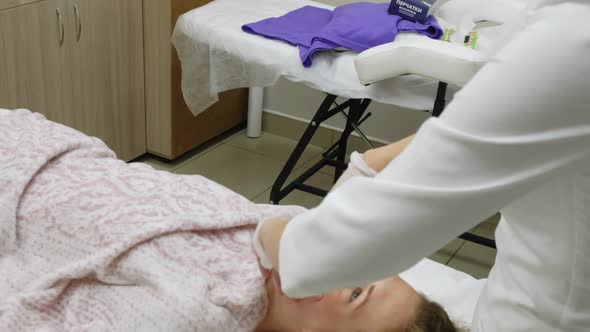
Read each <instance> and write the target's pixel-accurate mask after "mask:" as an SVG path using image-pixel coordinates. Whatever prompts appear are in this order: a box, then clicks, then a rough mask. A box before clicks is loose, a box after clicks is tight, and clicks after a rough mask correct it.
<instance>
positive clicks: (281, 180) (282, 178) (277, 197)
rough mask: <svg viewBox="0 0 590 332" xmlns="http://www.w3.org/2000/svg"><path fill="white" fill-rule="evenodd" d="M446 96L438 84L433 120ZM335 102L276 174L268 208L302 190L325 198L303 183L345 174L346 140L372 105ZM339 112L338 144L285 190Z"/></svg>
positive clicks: (479, 239)
mask: <svg viewBox="0 0 590 332" xmlns="http://www.w3.org/2000/svg"><path fill="white" fill-rule="evenodd" d="M446 93H447V83H445V82H439V84H438V89H437V93H436V98H435V101H434V106H433V109H432V116H436V117H438V116H439V115H440V114H442V112H443V110H444V108H445V105H446ZM336 98H337V96H335V95H331V94H328V95H327V96H326V97H325V98H324V101H323V102H322V104H321V105H320V107H319V108H318V110H317V111H316V113H315V115H314V117H313V119H312V120H311V121H310V122H309V125H308V126H307V128H306V129H305V132H304V133H303V135H302V136H301V139H300V140H299V142H298V143H297V145H296V146H295V149H293V152H292V153H291V155H290V156H289V158H288V159H287V162H286V163H285V166H283V169H282V170H281V172H280V173H279V176H278V177H277V179H276V180H275V182H274V184H273V186H272V189H271V193H270V203H271V204H279V202H280V201H281V200H282V199H283V198H285V196H287V195H289V194H290V193H291V192H292V191H293V190H301V191H305V192H308V193H310V194H314V195H317V196H321V197H325V196H326V195H327V194H328V192H327V191H326V190H323V189H321V188H317V187H314V186H311V185H308V184H305V181H307V180H308V179H309V178H310V177H312V176H313V175H314V174H316V173H317V172H319V171H320V169H322V168H323V167H325V166H330V167H334V168H335V172H334V183H335V182H336V181H337V180H338V178H339V177H340V175H342V173H343V172H344V170H346V168H347V164H346V162H345V158H346V147H347V143H348V138H349V137H350V135H351V134H352V132H353V130H354V129H355V127H356V128H358V127H359V126H360V125H361V124H362V123H363V122H364V121H365V120H367V119H368V118H369V117H370V116H371V113H366V111H367V108H368V107H369V105H370V104H371V100H370V99H348V100H347V101H345V102H344V103H342V104H337V103H336ZM346 109H348V114H346V112H345V110H346ZM341 112H342V113H344V114H345V115H346V126H345V127H344V130H343V132H342V134H341V135H340V138H339V139H338V141H337V142H336V143H334V145H332V146H331V147H330V148H329V149H328V150H326V151H325V152H324V153H323V154H322V159H321V160H319V161H318V162H316V163H315V164H314V165H313V166H312V167H310V168H309V169H308V170H306V171H305V172H304V173H302V174H301V175H299V176H298V177H297V178H296V179H295V180H293V181H291V182H290V183H288V184H287V185H286V186H285V183H286V182H287V179H288V177H289V175H291V173H292V172H293V169H294V168H295V165H296V164H297V162H298V161H299V159H300V158H301V156H302V155H303V152H304V151H305V148H306V147H307V146H308V145H309V143H310V141H311V139H312V137H313V136H314V134H315V132H316V131H317V130H318V128H319V126H320V124H322V123H323V122H324V121H326V120H328V119H330V118H331V117H333V116H334V115H336V114H339V113H341ZM365 113H366V114H365ZM459 238H461V239H463V240H466V241H470V242H474V243H477V244H480V245H483V246H486V247H490V248H494V249H495V248H496V241H494V240H492V239H489V238H487V237H483V236H479V235H476V234H473V233H464V234H462V235H460V236H459Z"/></svg>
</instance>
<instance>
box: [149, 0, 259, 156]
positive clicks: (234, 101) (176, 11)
mask: <svg viewBox="0 0 590 332" xmlns="http://www.w3.org/2000/svg"><path fill="white" fill-rule="evenodd" d="M209 2H211V0H144V40H145V61H146V62H145V71H146V100H147V101H148V103H147V105H146V117H147V149H148V151H149V152H151V153H154V154H156V155H159V156H161V157H164V158H167V159H174V158H176V157H178V156H179V155H181V154H183V153H185V152H187V151H188V150H190V149H192V148H194V147H195V146H198V145H199V144H202V143H204V142H206V141H208V140H210V139H212V138H213V137H215V136H217V135H219V134H221V133H222V132H224V131H226V130H228V129H229V128H232V127H234V126H236V125H239V124H240V123H243V122H245V121H246V117H247V108H248V90H247V89H236V90H232V91H226V92H224V93H221V94H220V96H219V102H218V103H216V104H215V105H213V106H212V107H210V108H209V109H208V110H206V111H205V112H203V113H201V114H199V115H198V116H196V117H195V116H193V115H192V113H191V112H190V110H189V108H188V106H187V105H186V103H185V102H184V98H183V96H182V91H181V66H180V61H179V60H178V56H177V55H176V50H175V49H174V47H173V46H172V43H171V42H170V38H171V35H172V31H173V29H174V26H175V24H176V20H177V18H178V16H179V15H181V14H183V13H185V12H187V11H189V10H192V9H194V8H197V7H199V6H203V5H205V4H207V3H209ZM166 52H168V54H166Z"/></svg>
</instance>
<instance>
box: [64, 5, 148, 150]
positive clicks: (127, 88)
mask: <svg viewBox="0 0 590 332" xmlns="http://www.w3.org/2000/svg"><path fill="white" fill-rule="evenodd" d="M71 13H72V15H73V17H74V18H73V24H72V33H73V34H74V35H75V36H76V41H75V42H74V46H73V59H72V61H73V62H74V64H75V65H74V67H75V68H76V70H74V71H73V73H72V76H73V82H74V86H73V91H74V102H75V105H76V106H75V108H76V109H79V110H83V111H82V112H80V113H78V114H77V117H76V123H77V124H76V125H77V127H79V128H81V129H82V130H83V131H84V132H86V133H88V134H90V135H93V136H97V137H99V138H101V139H102V140H104V141H105V143H107V145H108V146H109V147H110V148H112V149H113V150H114V151H115V152H116V153H117V155H118V157H119V158H121V159H124V160H130V159H133V158H135V157H137V156H139V155H141V154H143V153H145V101H144V98H145V96H144V68H143V23H142V0H71Z"/></svg>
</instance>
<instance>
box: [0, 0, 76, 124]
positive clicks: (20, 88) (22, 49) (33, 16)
mask: <svg viewBox="0 0 590 332" xmlns="http://www.w3.org/2000/svg"><path fill="white" fill-rule="evenodd" d="M66 8H67V6H66V0H47V1H41V2H36V3H34V4H29V5H24V6H20V7H15V8H12V9H8V10H4V11H0V52H1V53H0V107H3V108H27V109H30V110H31V111H33V112H39V113H42V114H44V115H45V116H46V117H47V118H49V119H50V120H54V121H57V122H60V123H63V124H66V125H72V124H73V118H72V105H71V98H70V97H69V94H70V92H69V91H70V89H71V83H70V81H69V78H68V77H67V76H66V75H65V74H64V73H65V71H64V68H67V67H68V66H70V65H71V64H69V63H68V62H67V58H68V53H69V52H71V48H70V45H71V44H70V43H69V42H70V39H71V37H72V36H71V35H70V34H68V31H67V23H68V17H67V12H66V10H65V9H66ZM62 33H63V34H62Z"/></svg>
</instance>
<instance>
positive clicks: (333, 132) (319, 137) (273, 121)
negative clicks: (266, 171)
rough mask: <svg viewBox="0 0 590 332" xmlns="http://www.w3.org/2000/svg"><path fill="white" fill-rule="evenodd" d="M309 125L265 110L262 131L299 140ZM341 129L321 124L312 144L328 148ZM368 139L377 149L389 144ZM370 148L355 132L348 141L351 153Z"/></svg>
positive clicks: (294, 118) (371, 138)
mask: <svg viewBox="0 0 590 332" xmlns="http://www.w3.org/2000/svg"><path fill="white" fill-rule="evenodd" d="M308 125H309V120H307V119H303V118H299V117H296V116H292V115H289V114H284V113H281V112H277V111H274V110H270V109H266V108H265V109H264V113H263V115H262V129H263V130H264V131H266V132H268V133H271V134H274V135H278V136H283V137H286V138H290V139H294V140H299V139H300V138H301V135H302V134H303V132H304V131H305V129H306V128H307V126H308ZM342 131H343V130H342V129H341V128H337V127H334V126H330V125H326V124H321V125H320V128H318V131H317V132H316V135H315V136H314V138H313V139H312V141H311V143H312V144H314V145H317V146H321V147H325V148H328V147H330V146H331V145H332V144H333V143H334V142H336V140H337V139H338V138H339V137H340V134H341V133H342ZM367 138H368V139H369V141H370V142H371V144H373V145H374V146H375V147H377V146H383V145H387V144H389V142H385V141H383V140H381V139H378V138H375V137H371V136H368V135H367ZM369 148H370V146H369V145H368V144H367V143H366V142H365V141H364V140H363V139H362V138H361V137H360V135H358V134H357V133H356V132H353V133H352V135H351V137H350V139H349V141H348V150H349V151H360V152H362V151H365V150H367V149H369Z"/></svg>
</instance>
